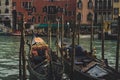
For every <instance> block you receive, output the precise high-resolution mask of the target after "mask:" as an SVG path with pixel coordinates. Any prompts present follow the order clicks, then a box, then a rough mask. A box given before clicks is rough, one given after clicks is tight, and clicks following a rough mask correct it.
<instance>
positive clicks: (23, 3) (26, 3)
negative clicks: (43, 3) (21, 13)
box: [22, 2, 32, 10]
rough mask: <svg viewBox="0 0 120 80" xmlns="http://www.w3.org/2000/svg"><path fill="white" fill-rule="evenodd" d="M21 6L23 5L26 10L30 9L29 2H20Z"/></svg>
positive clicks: (30, 4)
mask: <svg viewBox="0 0 120 80" xmlns="http://www.w3.org/2000/svg"><path fill="white" fill-rule="evenodd" d="M22 7H24V8H25V9H27V10H31V8H32V3H31V2H22Z"/></svg>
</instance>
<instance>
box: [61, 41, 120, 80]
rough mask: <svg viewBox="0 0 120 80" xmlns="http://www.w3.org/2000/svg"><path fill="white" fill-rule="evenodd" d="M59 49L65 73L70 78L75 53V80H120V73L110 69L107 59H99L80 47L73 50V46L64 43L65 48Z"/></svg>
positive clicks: (77, 46)
mask: <svg viewBox="0 0 120 80" xmlns="http://www.w3.org/2000/svg"><path fill="white" fill-rule="evenodd" d="M60 43H61V42H60ZM59 49H60V52H61V54H62V55H63V56H62V57H63V62H64V70H65V73H66V74H67V75H68V76H69V77H71V65H72V63H71V62H72V54H73V53H74V68H73V69H74V72H73V79H74V80H120V73H119V72H117V71H116V70H115V69H113V68H112V67H110V66H109V65H108V62H107V60H106V59H105V60H100V59H97V58H96V57H95V55H94V54H93V53H91V52H87V51H86V50H85V49H84V48H82V47H81V46H80V45H75V46H74V49H73V45H71V44H70V43H69V42H67V41H65V42H64V41H63V46H62V47H61V46H59ZM73 51H74V52H73Z"/></svg>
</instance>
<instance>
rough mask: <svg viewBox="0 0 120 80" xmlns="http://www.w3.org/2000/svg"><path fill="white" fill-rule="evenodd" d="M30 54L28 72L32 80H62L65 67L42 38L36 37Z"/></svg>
mask: <svg viewBox="0 0 120 80" xmlns="http://www.w3.org/2000/svg"><path fill="white" fill-rule="evenodd" d="M29 46H30V51H29V54H28V71H29V73H30V80H61V78H62V75H63V66H62V65H61V62H60V61H59V60H57V59H55V58H56V57H55V58H54V59H52V58H51V56H50V54H51V55H52V57H53V56H55V53H54V52H52V51H51V49H50V48H49V47H48V45H47V44H46V43H45V41H44V40H43V39H42V38H40V37H34V38H33V40H32V42H31V45H30V44H29Z"/></svg>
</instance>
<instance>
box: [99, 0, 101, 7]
mask: <svg viewBox="0 0 120 80" xmlns="http://www.w3.org/2000/svg"><path fill="white" fill-rule="evenodd" d="M99 9H102V0H100V1H99Z"/></svg>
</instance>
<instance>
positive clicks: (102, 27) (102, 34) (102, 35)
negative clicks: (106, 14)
mask: <svg viewBox="0 0 120 80" xmlns="http://www.w3.org/2000/svg"><path fill="white" fill-rule="evenodd" d="M101 29H102V32H101V37H102V59H103V60H104V26H103V14H102V21H101Z"/></svg>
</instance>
